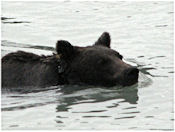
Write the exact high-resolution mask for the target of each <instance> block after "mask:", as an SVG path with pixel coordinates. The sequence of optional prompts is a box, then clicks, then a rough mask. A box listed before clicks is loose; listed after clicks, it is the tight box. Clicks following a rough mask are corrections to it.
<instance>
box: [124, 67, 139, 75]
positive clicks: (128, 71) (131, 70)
mask: <svg viewBox="0 0 175 132" xmlns="http://www.w3.org/2000/svg"><path fill="white" fill-rule="evenodd" d="M124 72H125V76H126V77H132V76H136V75H138V73H139V70H138V69H137V67H130V68H128V69H126V70H125V71H124Z"/></svg>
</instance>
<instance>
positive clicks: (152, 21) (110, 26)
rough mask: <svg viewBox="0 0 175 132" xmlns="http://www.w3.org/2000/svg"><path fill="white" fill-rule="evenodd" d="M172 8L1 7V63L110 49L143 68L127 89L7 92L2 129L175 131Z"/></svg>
mask: <svg viewBox="0 0 175 132" xmlns="http://www.w3.org/2000/svg"><path fill="white" fill-rule="evenodd" d="M173 13H174V12H173V2H148V1H147V2H71V1H64V2H2V17H6V18H11V19H6V18H3V19H4V20H2V47H1V48H2V56H4V55H5V54H7V53H9V52H12V51H17V50H24V51H29V52H33V53H37V54H45V55H48V54H51V53H52V52H53V50H54V47H55V43H56V41H57V40H59V39H65V40H68V41H69V42H71V43H72V44H73V45H78V46H87V45H90V44H93V43H94V42H95V41H96V40H97V38H98V37H99V36H100V34H101V33H102V32H104V31H108V32H109V33H110V34H111V38H112V45H111V47H112V48H113V49H115V50H117V51H119V52H120V54H122V55H123V56H124V60H125V61H126V62H127V63H130V64H132V65H135V66H138V68H139V69H140V71H141V72H140V77H139V83H138V84H136V85H133V86H130V87H125V88H122V87H118V86H116V87H112V88H103V87H92V86H76V85H75V86H67V85H63V86H57V87H48V88H45V89H41V88H25V89H21V88H15V89H16V90H13V89H12V90H9V89H4V90H2V106H1V107H2V108H1V109H2V129H14V130H16V129H49V130H50V129H58V130H59V129H61V130H69V129H70V130H73V129H75V130H80V129H95V130H101V129H103V130H105V129H111V130H115V129H117V130H128V129H129V130H137V129H138V130H173V129H174V128H173V122H174V112H173V74H174V70H173Z"/></svg>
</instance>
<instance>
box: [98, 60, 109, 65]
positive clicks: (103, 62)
mask: <svg viewBox="0 0 175 132" xmlns="http://www.w3.org/2000/svg"><path fill="white" fill-rule="evenodd" d="M107 62H108V61H107V60H106V59H99V60H98V61H97V63H98V64H100V65H104V64H106V63H107Z"/></svg>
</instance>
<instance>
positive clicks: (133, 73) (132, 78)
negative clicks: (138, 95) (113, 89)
mask: <svg viewBox="0 0 175 132" xmlns="http://www.w3.org/2000/svg"><path fill="white" fill-rule="evenodd" d="M122 75H123V79H122V85H123V86H128V85H132V84H135V83H136V82H138V76H139V70H138V69H137V67H130V68H127V69H125V70H124V71H123V73H122Z"/></svg>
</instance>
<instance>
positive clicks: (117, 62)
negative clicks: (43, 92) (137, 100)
mask: <svg viewBox="0 0 175 132" xmlns="http://www.w3.org/2000/svg"><path fill="white" fill-rule="evenodd" d="M110 42H111V39H110V35H109V33H107V32H104V33H103V34H102V35H101V36H100V37H99V39H98V40H97V41H96V42H95V43H94V44H93V45H92V46H87V47H78V46H72V45H71V44H70V43H69V42H68V41H65V40H59V41H57V43H56V52H57V53H56V54H53V55H50V56H44V55H43V56H39V55H36V54H33V53H28V52H23V51H17V52H13V53H9V54H7V55H5V56H4V57H3V58H2V87H24V86H37V87H47V86H56V85H63V84H87V85H95V86H114V85H122V86H129V85H132V84H135V83H137V81H138V73H139V70H138V69H137V68H136V67H133V66H131V65H129V64H127V63H125V62H124V61H122V58H123V57H122V55H120V54H119V53H118V52H117V51H115V50H113V49H111V48H110Z"/></svg>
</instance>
